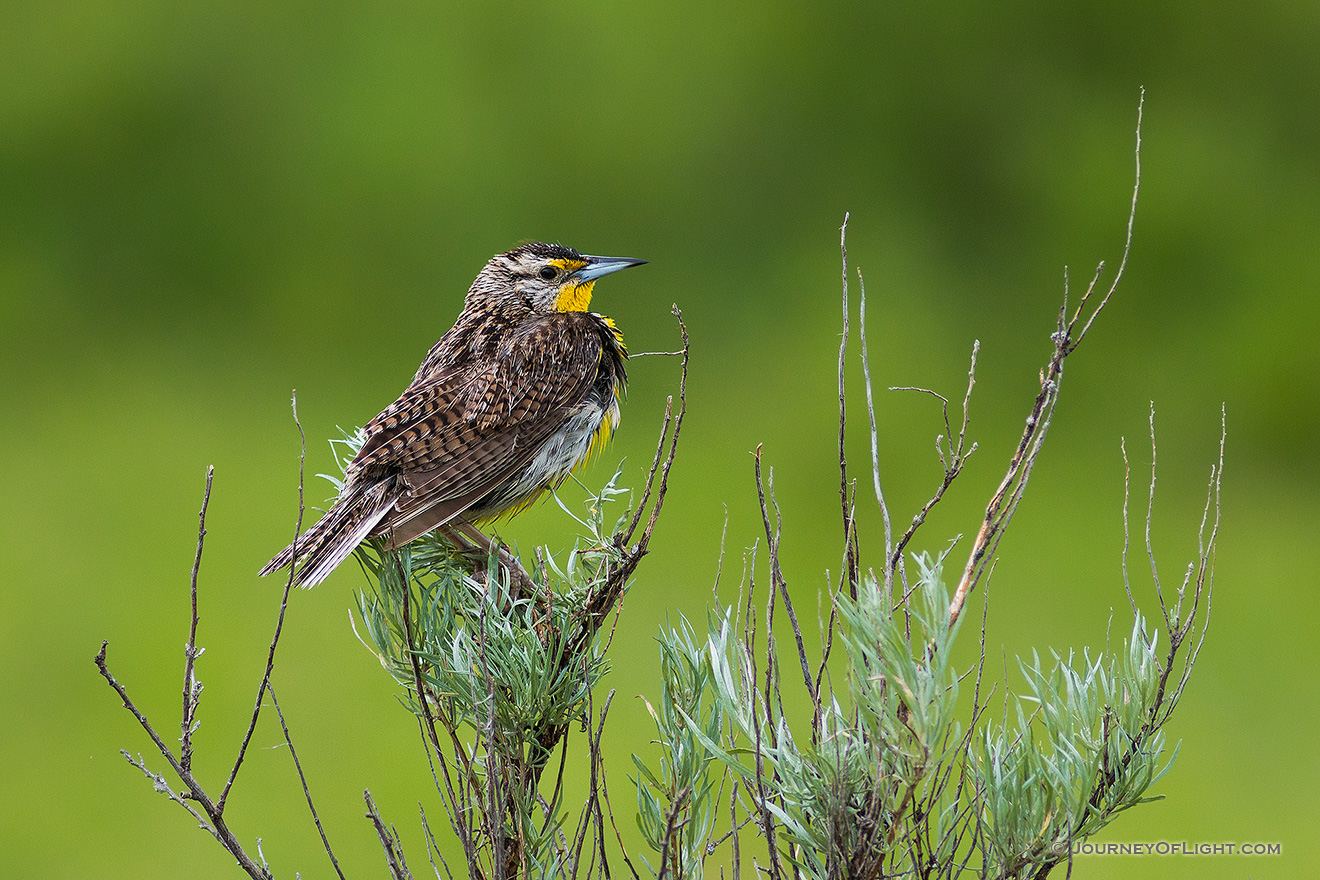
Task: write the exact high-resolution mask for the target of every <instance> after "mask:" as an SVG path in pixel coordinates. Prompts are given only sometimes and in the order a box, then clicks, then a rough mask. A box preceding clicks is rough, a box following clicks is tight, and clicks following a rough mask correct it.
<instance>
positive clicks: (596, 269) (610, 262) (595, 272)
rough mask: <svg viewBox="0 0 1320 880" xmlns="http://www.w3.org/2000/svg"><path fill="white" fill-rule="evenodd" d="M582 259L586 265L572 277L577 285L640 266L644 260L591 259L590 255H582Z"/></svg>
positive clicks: (619, 258) (620, 258) (629, 258)
mask: <svg viewBox="0 0 1320 880" xmlns="http://www.w3.org/2000/svg"><path fill="white" fill-rule="evenodd" d="M582 259H584V260H586V261H587V265H586V266H584V267H583V268H581V269H578V270H577V271H576V272H574V273H573V276H574V277H575V278H576V279H577V281H578V282H579V283H581V282H584V281H595V280H596V279H597V278H600V277H602V276H605V275H609V274H610V273H611V272H618V271H619V270H620V269H631V268H632V267H633V266H640V265H642V264H643V263H645V262H646V260H634V259H633V258H631V257H593V256H591V255H590V254H583V255H582Z"/></svg>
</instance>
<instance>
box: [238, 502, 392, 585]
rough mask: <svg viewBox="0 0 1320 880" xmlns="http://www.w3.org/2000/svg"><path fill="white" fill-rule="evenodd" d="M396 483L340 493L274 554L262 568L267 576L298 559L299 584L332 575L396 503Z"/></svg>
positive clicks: (296, 574) (295, 577)
mask: <svg viewBox="0 0 1320 880" xmlns="http://www.w3.org/2000/svg"><path fill="white" fill-rule="evenodd" d="M394 501H395V498H394V487H393V486H391V485H390V481H386V482H385V483H377V484H376V485H374V486H368V487H366V488H364V489H355V490H350V491H349V493H348V494H347V495H344V496H341V497H340V498H339V500H338V501H336V502H335V506H334V507H332V508H330V510H329V512H327V513H326V515H325V516H323V517H321V518H320V519H319V520H318V521H317V523H316V525H314V526H312V527H311V528H310V529H308V530H307V531H306V532H304V533H302V534H301V535H299V536H298V539H297V540H296V541H295V542H294V543H292V544H290V545H289V546H288V547H285V548H284V549H283V550H281V551H280V552H279V553H277V554H276V555H275V558H274V559H272V560H271V561H270V562H267V563H266V566H265V567H264V568H262V569H261V576H262V577H265V576H266V575H268V574H270V573H271V572H273V571H278V570H279V569H281V568H286V567H288V565H289V564H290V563H292V562H295V558H294V549H295V548H297V559H296V562H297V565H296V567H295V570H294V573H293V583H294V585H295V586H299V587H308V588H310V587H314V586H316V585H317V584H319V583H320V582H321V581H323V580H325V579H326V578H327V577H329V576H330V572H332V571H334V570H335V568H336V567H338V565H339V563H341V562H343V561H344V560H345V559H347V558H348V557H349V554H351V553H352V552H353V550H354V549H356V548H357V545H358V544H361V543H362V541H363V540H364V539H366V537H367V536H368V535H370V534H371V531H372V529H374V528H376V526H377V525H378V524H379V523H380V521H381V520H382V519H384V517H385V515H386V514H387V513H389V512H390V510H391V509H392V508H393V507H394Z"/></svg>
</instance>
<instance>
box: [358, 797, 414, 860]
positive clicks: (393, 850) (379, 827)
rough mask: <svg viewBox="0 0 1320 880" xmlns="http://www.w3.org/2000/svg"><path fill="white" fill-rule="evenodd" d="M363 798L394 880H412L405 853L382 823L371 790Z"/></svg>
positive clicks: (397, 839) (397, 840)
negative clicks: (404, 856)
mask: <svg viewBox="0 0 1320 880" xmlns="http://www.w3.org/2000/svg"><path fill="white" fill-rule="evenodd" d="M362 797H363V798H364V799H365V800H366V802H367V818H368V819H370V820H371V825H372V827H373V828H375V829H376V836H377V837H379V838H380V845H381V848H382V849H384V850H385V864H386V865H387V866H388V867H389V869H390V876H391V877H393V878H394V880H412V874H410V873H409V872H408V863H407V862H406V861H405V860H404V858H403V851H402V850H401V849H399V838H398V837H396V836H395V835H394V833H393V832H392V831H390V830H389V829H388V828H386V827H385V823H384V822H383V821H381V818H380V812H379V811H377V809H376V802H375V801H373V800H372V799H371V790H370V789H367V790H366V791H364V792H362Z"/></svg>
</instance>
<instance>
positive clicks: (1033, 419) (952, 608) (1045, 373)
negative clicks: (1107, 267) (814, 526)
mask: <svg viewBox="0 0 1320 880" xmlns="http://www.w3.org/2000/svg"><path fill="white" fill-rule="evenodd" d="M1144 102H1145V90H1144V89H1143V90H1142V94H1141V100H1140V101H1139V102H1138V104H1137V135H1136V150H1135V153H1136V171H1135V177H1134V181H1133V185H1132V206H1131V209H1130V210H1129V212H1128V223H1127V235H1126V238H1125V240H1124V242H1123V256H1122V259H1121V260H1120V261H1119V264H1118V271H1117V272H1116V273H1115V275H1114V280H1113V281H1112V282H1111V283H1110V285H1109V289H1108V290H1107V291H1106V292H1105V294H1104V295H1103V296H1102V297H1101V299H1100V301H1099V302H1098V303H1096V304H1095V307H1094V308H1093V309H1092V310H1091V311H1090V312H1089V313H1086V314H1085V317H1084V315H1083V313H1084V312H1085V311H1086V308H1087V304H1088V302H1089V301H1090V299H1091V297H1092V295H1093V294H1094V293H1095V290H1096V285H1097V284H1098V283H1099V281H1100V273H1101V271H1102V270H1103V269H1104V263H1101V264H1100V265H1099V267H1098V268H1097V269H1096V274H1095V276H1094V277H1093V278H1092V279H1091V283H1090V284H1089V285H1088V286H1087V288H1086V292H1085V293H1084V294H1083V295H1082V298H1081V301H1080V302H1079V303H1078V304H1077V309H1076V310H1075V311H1074V312H1073V315H1072V317H1071V318H1069V317H1068V314H1067V309H1068V304H1067V292H1066V286H1065V295H1064V305H1063V308H1062V309H1061V310H1060V311H1059V320H1058V328H1057V330H1056V331H1055V333H1054V337H1053V340H1054V353H1053V355H1052V356H1051V357H1050V361H1049V364H1048V365H1047V366H1046V368H1045V369H1044V370H1042V371H1041V376H1040V393H1039V394H1038V395H1037V396H1036V401H1035V403H1034V404H1033V405H1032V408H1031V413H1030V414H1029V415H1028V416H1027V421H1026V426H1025V428H1024V429H1023V431H1022V439H1021V440H1020V441H1018V445H1017V449H1016V450H1015V451H1014V453H1013V457H1012V459H1011V460H1010V461H1009V465H1008V471H1007V473H1005V474H1004V478H1003V480H1002V481H1001V482H1000V484H999V488H998V489H997V490H996V491H995V494H994V495H993V496H992V497H991V498H990V503H989V504H988V505H986V510H985V519H984V520H982V522H981V528H980V531H978V532H977V535H976V540H975V541H974V542H973V543H972V549H971V552H970V553H969V554H968V557H967V565H966V566H965V567H964V569H963V574H962V578H961V579H960V580H959V581H958V588H957V589H956V590H955V591H954V594H953V600H952V601H951V602H950V603H949V625H950V626H952V625H953V624H954V623H956V622H957V620H958V616H959V615H960V614H961V613H962V609H963V605H964V604H965V603H966V602H967V597H968V595H970V594H971V592H972V590H973V589H974V588H975V586H976V582H977V581H978V580H979V579H980V577H981V574H982V573H983V572H984V571H985V565H986V562H987V560H988V557H989V556H990V555H991V554H993V552H994V549H995V547H997V546H998V544H999V539H1000V538H1001V537H1002V536H1003V532H1004V529H1005V527H1007V525H1008V522H1009V520H1011V519H1012V518H1013V513H1014V512H1015V511H1016V510H1017V505H1018V502H1020V501H1021V500H1022V495H1023V493H1024V492H1025V491H1026V487H1027V481H1028V479H1029V478H1030V476H1031V469H1032V467H1033V466H1034V465H1035V463H1036V457H1037V456H1038V455H1039V454H1040V449H1041V446H1042V444H1043V443H1044V442H1045V434H1046V432H1047V431H1048V430H1049V425H1050V419H1051V417H1052V416H1053V414H1054V404H1055V402H1056V401H1057V400H1058V396H1059V383H1060V382H1061V380H1062V378H1063V363H1064V360H1065V359H1066V358H1067V357H1068V355H1070V354H1072V353H1073V352H1074V351H1076V350H1077V346H1079V345H1080V344H1081V342H1082V340H1083V339H1084V338H1085V337H1086V334H1087V332H1088V331H1089V330H1090V329H1091V325H1092V324H1093V323H1094V322H1095V319H1096V318H1097V317H1098V316H1099V314H1100V312H1101V311H1103V310H1104V307H1105V306H1106V305H1107V304H1108V302H1109V299H1110V297H1112V296H1113V295H1114V292H1115V291H1116V290H1117V289H1118V284H1119V282H1120V281H1121V280H1122V279H1123V270H1124V269H1125V268H1126V266H1127V259H1128V254H1129V253H1130V252H1131V250H1132V226H1133V223H1134V221H1135V219H1136V213H1137V194H1138V193H1139V192H1140V190H1141V112H1142V105H1143V104H1144ZM1079 325H1080V327H1081V329H1080V331H1078V327H1079Z"/></svg>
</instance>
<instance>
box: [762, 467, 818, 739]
mask: <svg viewBox="0 0 1320 880" xmlns="http://www.w3.org/2000/svg"><path fill="white" fill-rule="evenodd" d="M755 459H756V497H757V499H758V500H759V501H760V504H761V523H762V524H763V525H764V527H765V538H766V543H767V544H768V545H769V555H770V582H771V588H770V606H771V608H773V607H774V591H775V589H778V590H779V596H780V598H781V599H783V602H784V608H785V610H787V611H788V621H789V624H790V625H791V626H792V627H793V639H794V640H795V641H796V642H797V652H798V662H799V663H800V664H801V665H802V681H803V683H804V684H805V685H806V686H807V695H808V696H810V697H811V705H812V707H813V709H812V716H811V718H812V724H811V727H812V730H813V731H814V730H815V729H816V727H817V724H816V722H817V721H818V720H819V719H820V696H819V695H818V694H817V692H816V685H815V683H814V682H813V681H812V678H811V663H810V661H808V660H807V649H806V646H805V645H804V643H803V641H802V627H800V626H799V625H798V617H797V611H795V610H794V609H793V600H792V599H791V598H790V597H789V595H788V583H787V582H786V581H785V580H784V572H783V570H782V569H781V568H780V567H779V529H780V526H781V525H782V519H781V518H780V516H779V502H778V501H776V500H775V472H774V468H771V469H770V502H771V504H773V505H774V508H775V521H774V525H773V527H772V526H771V523H770V510H769V508H768V507H767V506H766V500H765V485H764V484H763V483H762V481H761V447H760V446H758V447H756V455H755ZM768 626H769V623H768V622H767V627H768Z"/></svg>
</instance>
